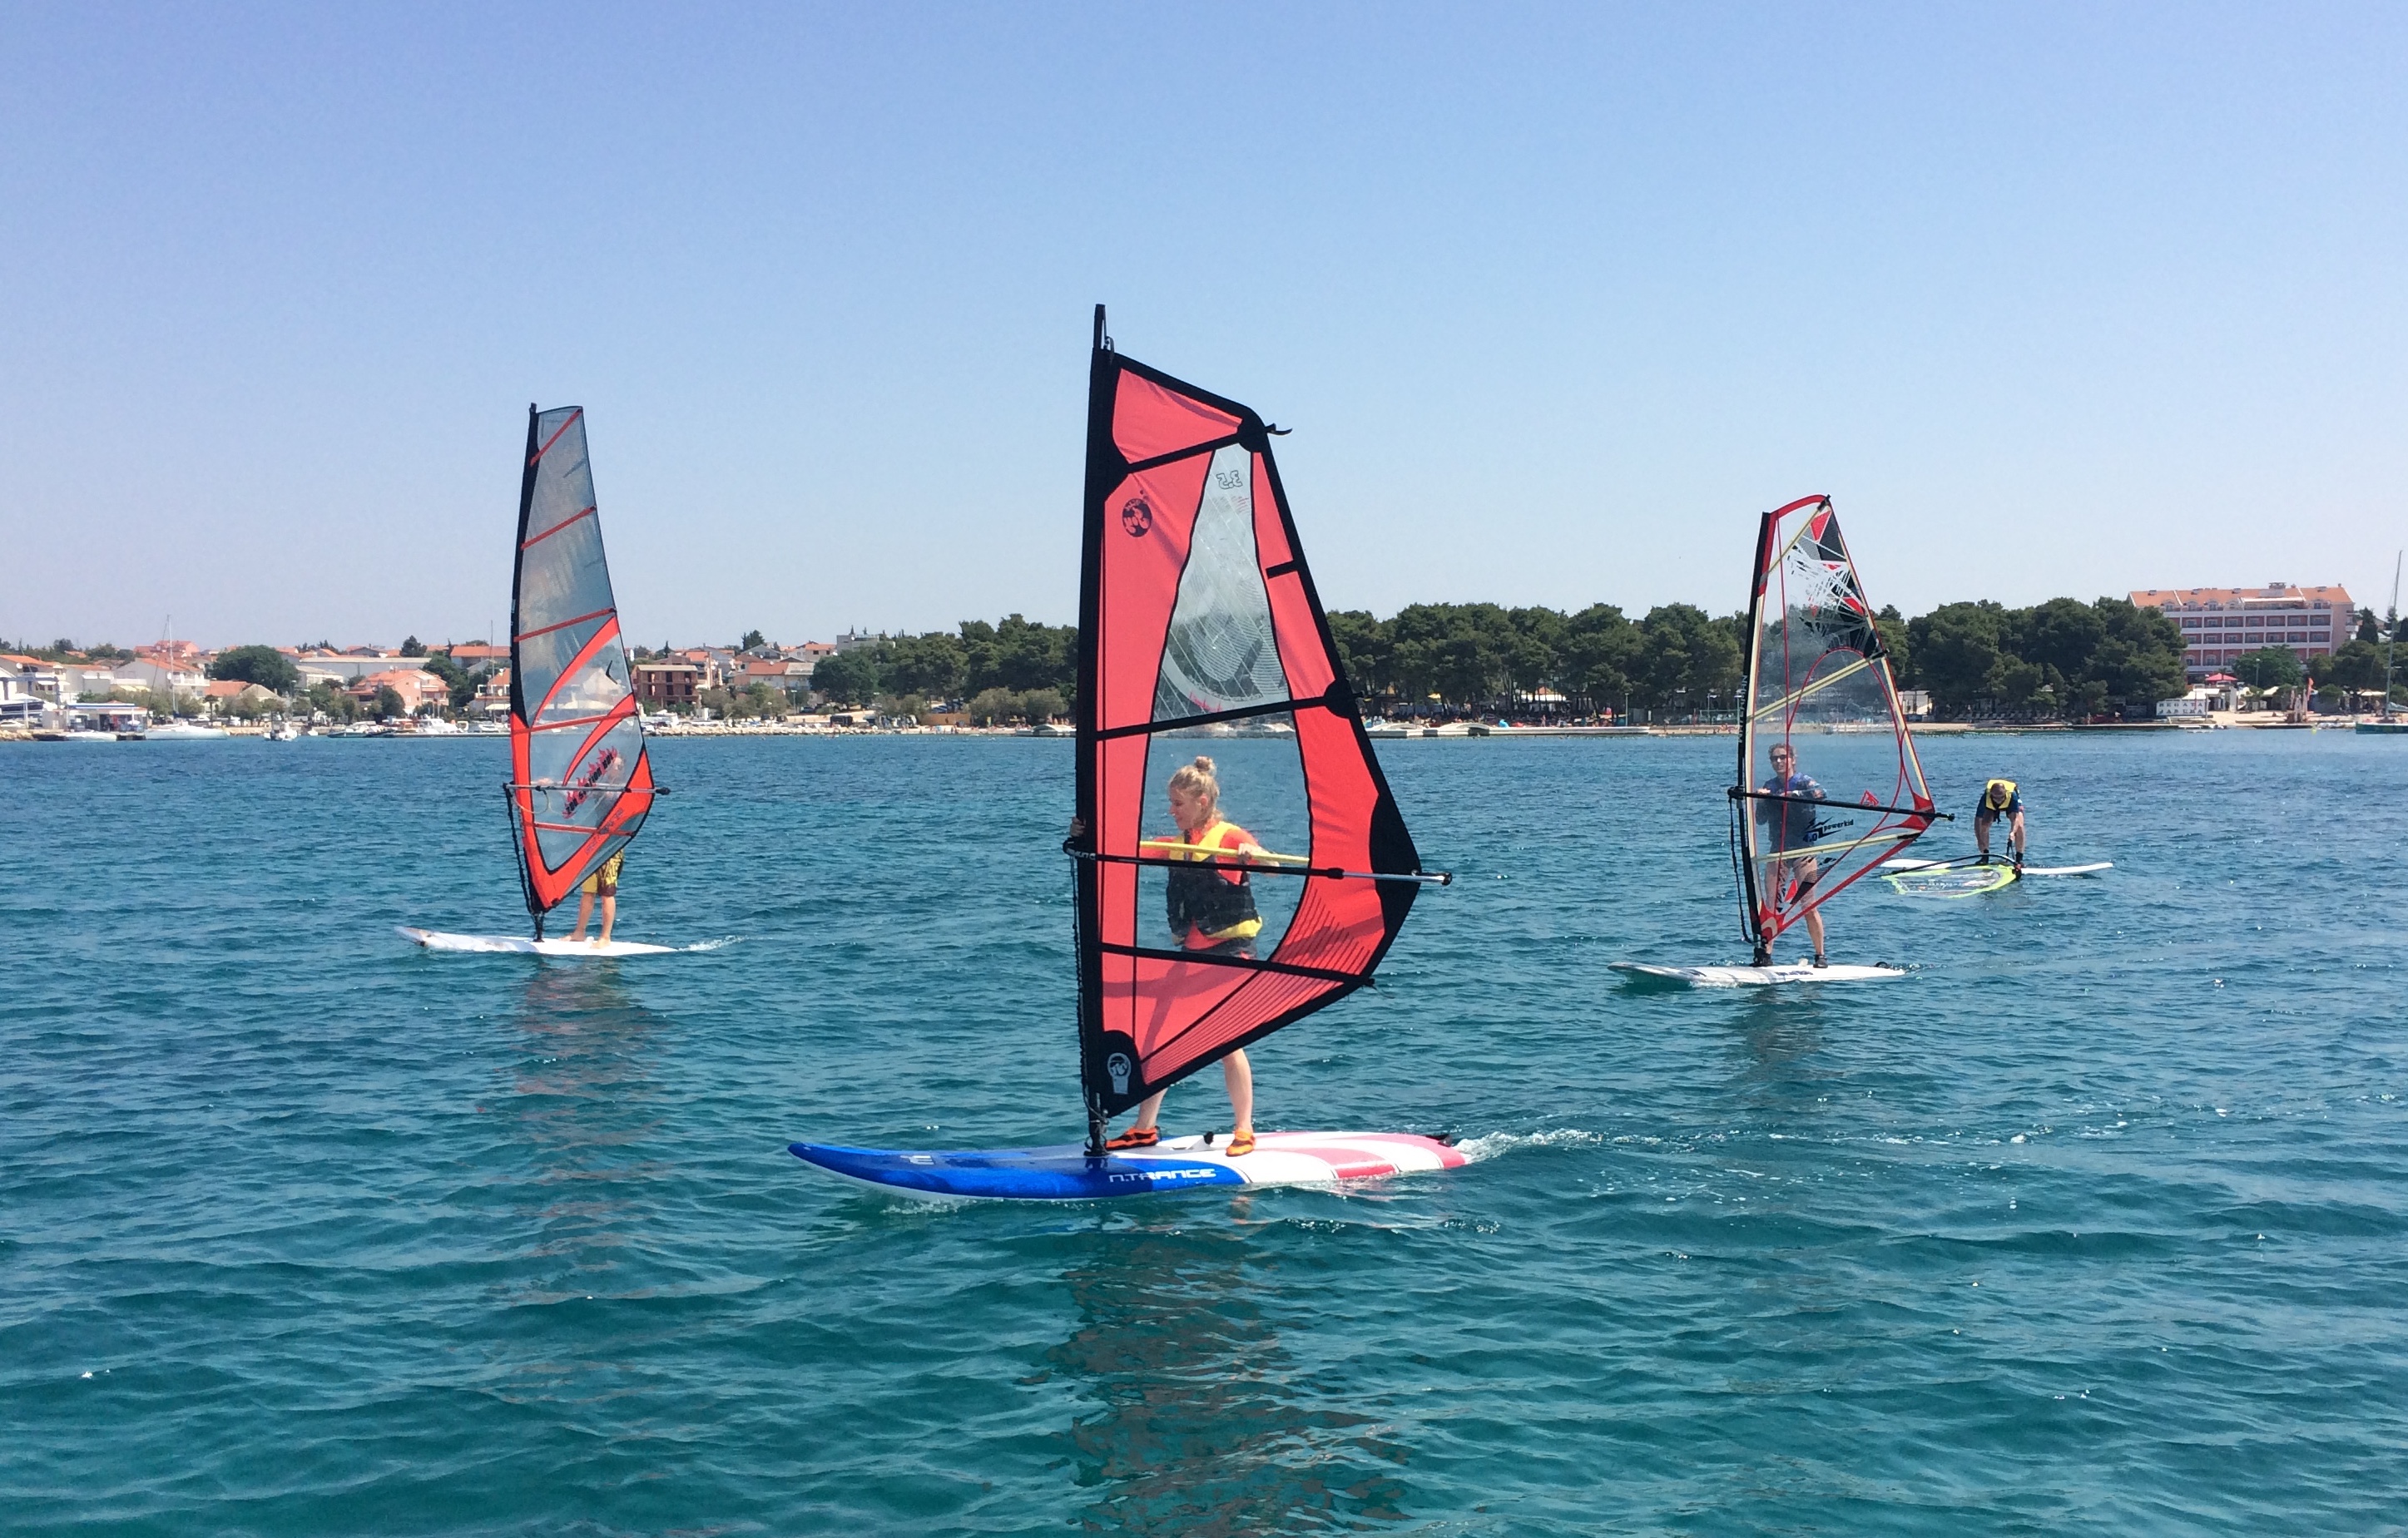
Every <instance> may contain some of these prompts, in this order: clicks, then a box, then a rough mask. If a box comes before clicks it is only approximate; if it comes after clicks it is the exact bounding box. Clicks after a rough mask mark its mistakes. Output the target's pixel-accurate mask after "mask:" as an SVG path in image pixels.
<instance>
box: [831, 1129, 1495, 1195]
mask: <svg viewBox="0 0 2408 1538" xmlns="http://www.w3.org/2000/svg"><path fill="white" fill-rule="evenodd" d="M791 1147H792V1151H793V1153H794V1155H795V1157H796V1158H797V1159H800V1160H803V1161H806V1162H808V1163H810V1164H812V1165H815V1166H817V1167H818V1168H820V1169H823V1170H825V1171H827V1172H828V1173H829V1174H830V1175H842V1176H843V1177H844V1178H846V1179H848V1180H857V1181H860V1182H861V1183H862V1184H864V1185H868V1186H877V1187H880V1188H882V1189H887V1190H893V1191H899V1192H901V1193H903V1194H905V1195H910V1196H924V1197H931V1198H936V1199H939V1200H958V1199H963V1198H975V1199H990V1200H999V1201H1012V1202H1095V1201H1109V1200H1111V1199H1112V1198H1115V1197H1125V1196H1158V1195H1161V1194H1163V1193H1165V1192H1172V1191H1187V1190H1201V1189H1206V1188H1208V1187H1235V1186H1334V1185H1337V1184H1340V1182H1343V1181H1349V1180H1375V1179H1379V1178H1381V1177H1383V1176H1385V1175H1407V1174H1412V1173H1414V1172H1417V1171H1423V1170H1449V1169H1454V1168H1455V1167H1456V1166H1458V1165H1461V1164H1463V1163H1466V1162H1467V1160H1466V1159H1465V1157H1464V1155H1463V1154H1462V1153H1461V1152H1460V1151H1459V1150H1457V1149H1455V1148H1452V1147H1450V1146H1447V1145H1446V1144H1444V1143H1441V1142H1439V1141H1438V1140H1437V1139H1436V1138H1429V1137H1416V1136H1414V1135H1412V1133H1409V1132H1265V1133H1263V1134H1262V1135H1261V1136H1260V1137H1259V1138H1258V1139H1257V1140H1256V1142H1255V1144H1254V1152H1252V1153H1249V1154H1245V1155H1242V1156H1240V1157H1238V1158H1235V1159H1233V1158H1231V1157H1229V1155H1228V1153H1227V1151H1226V1149H1227V1138H1226V1134H1224V1135H1222V1136H1221V1137H1219V1138H1217V1139H1216V1140H1214V1141H1212V1142H1207V1141H1206V1138H1205V1137H1201V1136H1197V1137H1178V1138H1171V1139H1169V1140H1168V1141H1166V1142H1163V1143H1159V1144H1156V1145H1155V1146H1153V1147H1151V1148H1145V1149H1141V1150H1125V1151H1116V1152H1112V1153H1108V1154H1106V1155H1104V1156H1103V1157H1102V1158H1100V1159H1091V1158H1089V1157H1088V1155H1087V1152H1086V1150H1085V1149H1084V1148H1082V1146H1079V1145H1078V1144H1075V1143H1067V1144H1062V1145H1059V1146H1054V1147H1046V1148H950V1149H941V1150H939V1149H931V1150H927V1151H925V1152H924V1151H915V1150H906V1149H893V1148H847V1147H839V1146H833V1145H829V1144H822V1143H796V1144H794V1145H792V1146H791Z"/></svg>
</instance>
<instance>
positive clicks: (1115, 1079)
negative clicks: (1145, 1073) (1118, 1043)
mask: <svg viewBox="0 0 2408 1538" xmlns="http://www.w3.org/2000/svg"><path fill="white" fill-rule="evenodd" d="M1136 1068H1137V1064H1135V1063H1133V1062H1131V1061H1129V1057H1128V1054H1127V1053H1126V1052H1115V1053H1113V1054H1112V1055H1111V1057H1109V1058H1106V1059H1105V1060H1104V1072H1105V1073H1107V1074H1110V1075H1111V1078H1112V1093H1114V1094H1116V1095H1125V1094H1127V1093H1128V1087H1129V1075H1130V1074H1131V1073H1133V1072H1134V1071H1135V1070H1136Z"/></svg>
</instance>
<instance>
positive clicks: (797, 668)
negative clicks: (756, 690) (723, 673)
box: [728, 657, 819, 700]
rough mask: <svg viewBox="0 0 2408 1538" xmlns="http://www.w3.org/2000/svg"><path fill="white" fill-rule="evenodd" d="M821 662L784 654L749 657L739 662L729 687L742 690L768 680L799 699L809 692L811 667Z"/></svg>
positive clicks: (777, 689)
mask: <svg viewBox="0 0 2408 1538" xmlns="http://www.w3.org/2000/svg"><path fill="white" fill-rule="evenodd" d="M818 665H819V664H818V663H816V662H790V661H788V660H787V659H786V658H783V657H747V658H745V659H744V660H743V662H740V663H738V666H737V670H736V676H735V677H734V678H733V679H732V680H731V681H730V682H729V685H728V687H729V688H731V689H734V690H736V691H738V692H739V693H740V692H742V691H745V690H748V689H751V688H752V687H753V685H754V684H767V685H768V686H769V687H770V688H771V689H774V690H776V691H778V692H779V693H781V694H783V695H785V696H786V697H787V698H788V699H790V700H799V699H801V698H802V697H803V696H804V695H806V694H808V693H810V688H811V669H812V668H814V667H816V666H818Z"/></svg>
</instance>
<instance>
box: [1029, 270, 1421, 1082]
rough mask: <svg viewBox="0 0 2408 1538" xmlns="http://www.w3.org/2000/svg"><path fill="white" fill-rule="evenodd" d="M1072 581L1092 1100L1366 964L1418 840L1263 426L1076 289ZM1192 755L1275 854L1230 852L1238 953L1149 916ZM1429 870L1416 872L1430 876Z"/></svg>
mask: <svg viewBox="0 0 2408 1538" xmlns="http://www.w3.org/2000/svg"><path fill="white" fill-rule="evenodd" d="M1088 390H1089V394H1088V418H1087V420H1088V432H1087V482H1086V505H1085V529H1084V563H1083V575H1082V587H1081V595H1080V616H1079V645H1080V660H1079V683H1078V691H1079V693H1078V702H1077V716H1078V749H1077V751H1078V771H1077V783H1078V816H1079V826H1080V828H1081V829H1082V834H1080V835H1075V836H1074V840H1073V848H1072V852H1073V853H1074V854H1077V855H1079V856H1081V859H1080V861H1079V863H1078V866H1077V880H1078V899H1079V919H1080V941H1081V945H1080V961H1079V965H1080V1048H1081V1052H1080V1056H1081V1066H1082V1078H1083V1081H1084V1088H1085V1093H1086V1100H1087V1105H1088V1109H1089V1112H1090V1115H1091V1117H1093V1118H1102V1117H1108V1116H1110V1115H1111V1114H1113V1113H1114V1112H1117V1111H1119V1110H1122V1109H1124V1108H1125V1107H1127V1106H1130V1105H1133V1104H1136V1103H1138V1102H1139V1101H1140V1100H1142V1099H1144V1098H1145V1097H1146V1096H1148V1095H1150V1094H1152V1093H1154V1091H1155V1090H1158V1089H1163V1088H1165V1087H1166V1086H1168V1085H1170V1084H1173V1083H1175V1082H1177V1081H1178V1080H1179V1079H1181V1078H1183V1077H1185V1076H1186V1075H1189V1074H1192V1073H1194V1072H1195V1071H1196V1070H1197V1069H1198V1068H1201V1067H1204V1066H1206V1065H1208V1064H1210V1063H1211V1062H1213V1061H1217V1060H1219V1059H1220V1058H1222V1057H1224V1056H1226V1054H1227V1053H1229V1052H1230V1051H1232V1050H1234V1049H1235V1048H1237V1047H1242V1046H1244V1045H1245V1044H1247V1043H1248V1042H1251V1041H1254V1040H1255V1039H1257V1038H1258V1037H1261V1036H1263V1035H1266V1034H1268V1033H1269V1032H1273V1031H1277V1030H1278V1029H1280V1028H1281V1027H1282V1026H1284V1025H1288V1024H1291V1023H1293V1022H1294V1021H1296V1020H1297V1019H1300V1018H1303V1017H1304V1016H1306V1015H1309V1014H1311V1013H1312V1011H1314V1010H1316V1009H1319V1008H1321V1007H1323V1006H1324V1005H1326V1004H1330V1003H1332V1002H1334V1001H1335V1000H1337V999H1339V998H1341V997H1343V996H1344V995H1345V994H1347V993H1349V992H1352V991H1353V990H1355V989H1357V988H1360V987H1362V986H1363V985H1364V984H1365V983H1366V982H1368V981H1369V980H1370V977H1371V974H1372V969H1373V968H1374V967H1376V966H1377V965H1378V964H1379V961H1380V958H1381V956H1382V955H1383V953H1384V952H1385V951H1386V950H1387V948H1388V945H1389V943H1390V942H1391V941H1393V940H1394V939H1395V938H1396V935H1397V931H1398V927H1399V926H1400V925H1402V924H1403V922H1404V919H1405V914H1406V912H1407V910H1408V909H1410V908H1411V907H1412V901H1413V896H1414V893H1415V890H1417V885H1418V881H1419V880H1420V879H1421V878H1422V877H1421V860H1420V856H1419V854H1418V853H1417V852H1416V851H1415V849H1414V847H1413V842H1412V836H1411V835H1410V834H1409V833H1407V832H1406V830H1405V823H1404V819H1403V818H1402V817H1401V816H1399V815H1398V810H1397V804H1396V801H1395V799H1394V797H1392V796H1391V795H1390V794H1389V791H1388V785H1387V781H1386V780H1385V779H1384V778H1383V776H1382V775H1381V773H1380V765H1379V762H1378V761H1377V760H1376V759H1375V758H1374V757H1373V756H1372V752H1371V745H1370V741H1369V738H1368V737H1367V736H1366V735H1365V733H1364V731H1363V725H1362V720H1361V717H1360V715H1359V713H1358V712H1357V710H1356V707H1355V698H1354V695H1353V693H1352V691H1350V690H1349V688H1348V686H1347V684H1346V682H1345V678H1344V675H1343V672H1342V670H1341V669H1340V664H1339V657H1338V650H1337V647H1336V645H1335V643H1334V642H1333V641H1332V640H1331V638H1330V634H1329V627H1328V621H1327V619H1326V617H1325V616H1324V614H1323V611H1322V606H1321V603H1320V600H1319V599H1318V597H1317V596H1316V595H1315V593H1314V591H1313V586H1312V575H1311V573H1310V572H1309V571H1308V570H1307V569H1306V566H1305V563H1304V554H1303V550H1302V548H1300V547H1299V546H1298V544H1297V535H1296V524H1295V520H1293V518H1292V517H1291V516H1290V513H1289V509H1288V505H1287V498H1286V495H1285V493H1284V492H1283V491H1282V490H1281V487H1280V479H1279V470H1278V467H1277V465H1276V464H1274V463H1273V462H1272V458H1271V452H1270V436H1269V433H1270V430H1269V428H1267V427H1266V426H1265V424H1264V422H1263V420H1262V419H1261V418H1260V417H1258V416H1256V415H1255V414H1254V412H1253V411H1252V410H1250V409H1248V408H1247V407H1245V406H1240V405H1239V404H1237V403H1236V402H1234V401H1229V400H1225V399H1223V398H1222V397H1220V396H1217V395H1213V394H1211V393H1209V392H1205V391H1201V390H1198V389H1197V388H1196V387H1195V386H1193V385H1189V384H1184V383H1182V382H1181V381H1180V380H1178V379H1175V378H1172V377H1170V376H1168V375H1167V374H1163V373H1161V372H1159V371H1158V370H1155V369H1152V368H1149V367H1147V366H1146V365H1144V364H1143V363H1137V362H1134V361H1133V360H1131V359H1128V358H1126V357H1124V356H1122V355H1121V354H1120V353H1119V352H1117V351H1115V350H1113V349H1112V348H1111V343H1110V341H1109V340H1108V339H1107V338H1106V337H1105V336H1104V335H1103V312H1102V309H1101V307H1100V306H1098V308H1097V320H1096V347H1095V352H1094V358H1093V363H1092V368H1091V372H1090V376H1089V386H1088ZM1198 754H1203V755H1207V756H1210V757H1211V758H1212V759H1213V760H1214V762H1215V763H1216V765H1217V766H1218V771H1219V773H1218V777H1219V780H1220V785H1221V792H1222V793H1221V807H1220V809H1221V811H1222V813H1223V815H1224V816H1226V818H1227V819H1228V820H1229V821H1231V822H1233V823H1236V824H1238V825H1240V827H1242V828H1244V829H1245V830H1246V832H1247V833H1250V834H1251V835H1252V837H1253V839H1254V843H1255V844H1256V845H1258V846H1259V847H1262V848H1265V849H1268V850H1271V851H1274V852H1278V853H1282V854H1286V855H1290V856H1293V857H1294V858H1293V859H1292V860H1290V861H1288V862H1284V863H1283V865H1281V866H1280V867H1278V868H1276V869H1274V868H1271V867H1266V866H1256V867H1254V868H1253V869H1252V870H1251V871H1250V872H1249V877H1250V881H1251V883H1252V886H1253V888H1254V891H1255V898H1256V902H1257V904H1258V905H1259V907H1260V910H1261V918H1262V929H1261V932H1260V933H1259V934H1258V935H1257V936H1255V937H1254V939H1253V941H1252V942H1251V943H1250V945H1249V946H1248V947H1245V948H1246V949H1247V950H1249V951H1250V952H1251V954H1246V955H1238V954H1228V953H1226V952H1224V953H1218V954H1198V953H1197V951H1196V950H1195V949H1193V948H1191V947H1189V946H1187V945H1183V943H1182V939H1181V937H1180V936H1178V935H1175V934H1173V933H1170V931H1169V928H1168V920H1167V919H1165V917H1164V907H1165V892H1166V882H1167V881H1168V872H1167V870H1166V869H1165V862H1164V861H1163V860H1162V859H1160V858H1155V857H1151V856H1149V855H1148V853H1147V851H1146V849H1145V848H1143V847H1141V846H1142V845H1144V844H1145V843H1146V842H1147V841H1149V840H1163V839H1170V840H1174V841H1175V840H1176V838H1177V836H1178V835H1177V832H1176V830H1175V828H1174V827H1173V825H1172V824H1171V820H1170V817H1169V813H1168V804H1167V800H1166V795H1167V790H1166V788H1167V786H1168V780H1169V777H1170V775H1171V773H1172V772H1173V771H1174V770H1175V769H1177V768H1178V767H1179V766H1180V765H1182V764H1184V763H1187V762H1191V761H1192V760H1193V759H1194V758H1195V757H1196V756H1197V755H1198ZM1431 879H1436V878H1435V877H1431Z"/></svg>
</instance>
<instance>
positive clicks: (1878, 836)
mask: <svg viewBox="0 0 2408 1538" xmlns="http://www.w3.org/2000/svg"><path fill="white" fill-rule="evenodd" d="M1831 805H1834V806H1844V805H1847V803H1846V802H1844V801H1835V802H1833V803H1831ZM1922 836H1923V830H1922V829H1920V828H1889V829H1877V830H1875V831H1874V832H1872V833H1867V834H1865V835H1864V836H1863V837H1862V838H1851V839H1849V840H1847V841H1846V842H1845V843H1841V844H1809V845H1806V846H1805V847H1802V848H1796V849H1782V850H1779V851H1777V852H1776V851H1774V850H1771V849H1766V850H1764V851H1762V852H1760V853H1759V854H1757V855H1756V859H1757V860H1759V861H1762V862H1764V863H1766V864H1768V865H1770V864H1771V863H1773V862H1776V861H1785V860H1814V859H1819V858H1821V857H1822V856H1824V855H1827V854H1839V853H1843V852H1845V851H1847V850H1849V849H1860V848H1862V847H1865V846H1866V845H1868V844H1903V843H1905V842H1906V841H1907V840H1909V839H1913V838H1921V837H1922Z"/></svg>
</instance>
